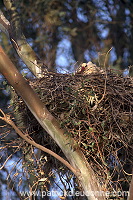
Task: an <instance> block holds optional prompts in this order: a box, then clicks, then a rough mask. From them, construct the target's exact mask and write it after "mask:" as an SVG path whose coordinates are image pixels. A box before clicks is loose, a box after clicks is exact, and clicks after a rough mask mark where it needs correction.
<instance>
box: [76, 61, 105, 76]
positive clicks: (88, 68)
mask: <svg viewBox="0 0 133 200" xmlns="http://www.w3.org/2000/svg"><path fill="white" fill-rule="evenodd" d="M92 73H103V70H102V69H100V68H99V67H97V66H96V65H95V64H93V63H92V62H90V61H89V62H88V63H82V64H81V66H80V67H79V68H78V69H77V70H76V74H85V75H86V74H92Z"/></svg>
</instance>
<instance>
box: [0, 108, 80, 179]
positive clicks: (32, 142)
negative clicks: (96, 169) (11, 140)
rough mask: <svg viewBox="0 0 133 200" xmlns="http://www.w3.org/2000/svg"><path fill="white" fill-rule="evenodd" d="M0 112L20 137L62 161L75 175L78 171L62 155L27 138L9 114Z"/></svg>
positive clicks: (2, 118)
mask: <svg viewBox="0 0 133 200" xmlns="http://www.w3.org/2000/svg"><path fill="white" fill-rule="evenodd" d="M0 112H1V113H2V115H3V117H1V116H0V119H1V120H3V121H5V122H6V123H7V124H9V125H10V126H12V127H13V128H14V130H15V131H16V133H17V134H18V135H19V136H20V137H22V138H23V139H24V140H25V141H26V142H28V143H29V144H31V145H33V146H35V147H36V148H38V149H40V150H42V151H44V152H46V153H48V154H50V155H52V156H53V157H55V158H56V159H58V160H59V161H60V162H61V163H63V164H64V165H65V166H66V167H68V168H69V169H70V170H71V171H72V172H73V173H74V174H75V175H77V173H79V171H77V170H76V169H74V168H73V167H72V166H71V165H70V164H69V163H68V162H67V161H66V160H64V159H63V158H62V157H60V156H59V155H58V154H56V153H54V152H53V151H51V150H50V149H47V148H46V147H43V146H42V145H40V144H37V143H36V142H35V141H34V140H31V139H29V137H28V136H27V135H26V134H23V133H22V131H21V130H20V129H19V128H18V127H17V126H16V125H15V123H14V122H13V121H12V120H11V117H10V115H6V114H5V113H4V112H3V111H2V110H1V109H0Z"/></svg>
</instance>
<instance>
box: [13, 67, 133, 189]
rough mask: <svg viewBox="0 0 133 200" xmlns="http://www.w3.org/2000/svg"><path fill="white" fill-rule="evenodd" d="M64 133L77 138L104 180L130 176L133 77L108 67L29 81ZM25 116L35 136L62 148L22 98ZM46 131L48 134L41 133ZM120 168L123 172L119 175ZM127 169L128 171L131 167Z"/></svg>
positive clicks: (18, 102) (19, 105) (21, 110)
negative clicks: (118, 73)
mask: <svg viewBox="0 0 133 200" xmlns="http://www.w3.org/2000/svg"><path fill="white" fill-rule="evenodd" d="M29 84H30V85H31V87H32V88H33V89H34V90H35V91H36V93H38V95H39V97H40V99H41V100H42V102H44V104H45V105H46V107H47V108H48V110H49V111H50V112H51V113H52V114H53V115H54V116H55V117H56V118H57V120H58V121H59V122H60V126H61V127H62V128H63V129H64V130H65V134H67V135H68V136H71V137H73V138H74V140H75V141H76V143H77V144H78V148H81V149H82V151H83V152H84V154H85V156H86V158H87V159H88V162H89V163H91V165H92V167H93V169H94V171H95V172H96V174H97V176H98V177H101V178H102V177H103V181H104V182H105V180H107V179H109V177H111V178H110V180H111V181H110V186H112V185H113V184H114V182H113V181H115V182H117V184H116V185H117V186H116V185H115V187H118V185H119V183H120V181H121V179H123V180H124V182H127V181H128V178H127V175H128V173H131V171H130V170H131V167H129V166H131V165H132V161H133V157H132V150H133V135H132V131H133V123H132V122H133V79H132V78H130V77H125V78H124V77H122V76H119V75H116V74H114V73H112V72H111V71H108V72H106V73H94V74H93V73H92V74H89V75H82V74H76V75H70V74H56V73H55V74H54V73H49V74H47V75H45V77H44V78H41V79H33V80H30V81H29ZM15 102H16V105H17V109H16V112H17V113H18V112H19V114H20V115H21V117H20V118H19V120H20V122H23V127H24V129H26V130H27V131H28V132H29V133H30V134H31V136H32V137H33V138H34V140H35V141H36V142H38V143H40V144H42V145H45V146H47V147H49V148H50V149H52V150H53V151H56V153H60V150H59V148H58V147H57V145H56V144H55V143H54V142H53V140H52V139H51V138H50V136H48V134H46V133H45V132H44V130H43V129H42V128H41V126H40V125H39V124H38V122H37V121H36V119H35V118H34V117H33V115H32V114H31V113H30V111H29V110H28V108H27V107H26V105H25V104H24V103H23V101H22V100H21V98H18V97H17V98H16V99H15ZM42 132H43V133H44V134H42ZM118 169H119V171H120V172H121V173H120V175H119V177H118V175H117V174H118ZM127 170H128V171H127Z"/></svg>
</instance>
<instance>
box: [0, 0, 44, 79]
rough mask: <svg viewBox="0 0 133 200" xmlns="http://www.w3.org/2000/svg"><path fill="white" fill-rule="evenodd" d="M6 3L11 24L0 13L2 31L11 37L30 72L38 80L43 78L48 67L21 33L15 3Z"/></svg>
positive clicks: (0, 12)
mask: <svg viewBox="0 0 133 200" xmlns="http://www.w3.org/2000/svg"><path fill="white" fill-rule="evenodd" d="M4 3H5V6H6V7H7V9H8V11H9V13H10V17H11V22H9V21H8V20H7V19H6V18H5V16H4V14H3V13H2V11H0V29H1V30H2V31H3V32H4V33H6V35H7V36H8V37H9V39H10V40H11V43H12V45H13V47H14V49H15V50H16V51H17V53H18V55H19V56H20V58H21V59H22V60H23V62H24V63H25V64H26V65H27V67H28V68H29V69H30V71H31V72H32V73H33V74H34V75H35V76H36V77H37V78H40V77H43V73H44V72H45V73H47V72H48V71H47V67H46V65H45V64H44V63H43V62H42V61H41V60H40V59H39V58H38V56H37V55H36V53H35V52H34V51H33V49H32V48H31V46H30V45H29V44H28V43H27V41H26V38H25V36H24V35H23V33H22V31H21V23H20V18H19V15H18V13H17V10H16V8H15V6H14V3H13V2H11V1H10V0H9V1H6V0H5V1H4Z"/></svg>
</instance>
